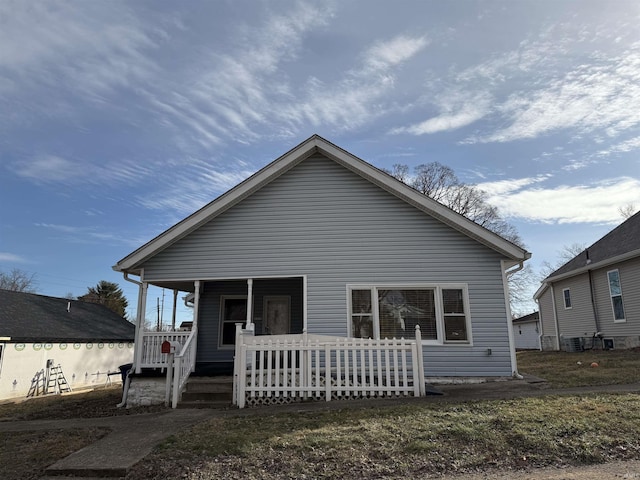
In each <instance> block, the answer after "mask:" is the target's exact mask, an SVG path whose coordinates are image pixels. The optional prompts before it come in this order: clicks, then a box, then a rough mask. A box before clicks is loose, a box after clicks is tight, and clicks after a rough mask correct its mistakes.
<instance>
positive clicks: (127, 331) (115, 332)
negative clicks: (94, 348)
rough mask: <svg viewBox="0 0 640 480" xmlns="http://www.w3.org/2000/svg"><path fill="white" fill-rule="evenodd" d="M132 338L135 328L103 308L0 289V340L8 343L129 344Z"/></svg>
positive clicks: (93, 304)
mask: <svg viewBox="0 0 640 480" xmlns="http://www.w3.org/2000/svg"><path fill="white" fill-rule="evenodd" d="M67 306H69V307H70V308H69V311H67ZM134 336H135V326H134V325H133V324H132V323H131V322H128V321H127V320H125V319H124V318H122V317H120V316H118V315H117V314H116V313H114V312H112V311H111V310H109V309H108V308H106V307H105V306H103V305H99V304H95V303H86V302H80V301H76V300H67V299H66V298H56V297H46V296H43V295H36V294H33V293H23V292H12V291H9V290H0V337H10V338H11V341H12V342H87V341H133V339H134Z"/></svg>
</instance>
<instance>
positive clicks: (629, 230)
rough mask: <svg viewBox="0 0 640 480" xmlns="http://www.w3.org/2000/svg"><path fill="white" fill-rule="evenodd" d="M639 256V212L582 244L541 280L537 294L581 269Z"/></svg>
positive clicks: (580, 271) (584, 269)
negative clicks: (582, 245)
mask: <svg viewBox="0 0 640 480" xmlns="http://www.w3.org/2000/svg"><path fill="white" fill-rule="evenodd" d="M639 256H640V212H638V213H636V214H635V215H633V216H632V217H630V218H628V219H627V220H625V221H624V222H622V223H621V224H620V225H618V226H617V227H616V228H614V229H613V230H611V231H610V232H609V233H607V234H606V235H605V236H604V237H602V238H601V239H600V240H598V241H597V242H595V243H594V244H593V245H591V246H590V247H587V248H585V249H584V250H583V251H582V252H580V253H579V254H578V255H576V256H575V257H573V258H572V259H571V260H569V261H568V262H567V263H565V264H564V265H562V266H561V267H560V268H558V269H557V270H555V271H554V272H552V273H551V274H550V275H549V276H548V277H547V278H545V279H544V280H543V283H542V285H541V286H540V288H539V289H538V291H537V292H536V293H535V295H534V298H539V297H540V296H541V295H542V293H543V292H544V291H545V290H546V288H547V287H548V286H549V284H551V283H553V282H555V281H558V280H562V279H565V278H569V277H573V276H575V275H579V274H581V273H585V272H588V271H589V270H595V269H597V268H602V267H606V266H607V265H611V264H614V263H618V262H622V261H624V260H628V259H631V258H635V257H639Z"/></svg>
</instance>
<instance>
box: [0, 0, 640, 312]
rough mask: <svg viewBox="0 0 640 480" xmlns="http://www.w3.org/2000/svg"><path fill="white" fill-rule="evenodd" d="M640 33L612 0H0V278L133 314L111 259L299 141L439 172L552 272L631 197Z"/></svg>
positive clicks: (638, 9)
mask: <svg viewBox="0 0 640 480" xmlns="http://www.w3.org/2000/svg"><path fill="white" fill-rule="evenodd" d="M639 24H640V4H639V3H638V2H636V1H622V0H619V1H615V2H605V1H588V0H586V1H561V0H557V1H519V2H507V1H482V2H475V1H452V2H441V1H423V0H416V1H403V0H399V1H395V2H386V1H350V0H340V1H328V2H319V1H313V2H311V1H308V2H305V1H252V2H237V1H231V0H229V1H216V2H213V1H207V2H205V1H192V2H173V1H137V2H118V1H110V2H79V1H74V2H69V1H64V2H55V1H47V2H38V1H30V2H23V1H8V0H2V1H0V145H1V149H0V270H3V271H7V270H10V269H12V268H20V269H22V270H25V271H27V272H32V273H35V274H36V276H37V280H38V292H39V293H42V294H45V295H52V296H65V295H66V294H67V293H72V294H74V295H81V294H83V293H85V292H86V289H87V287H88V286H90V285H95V284H96V283H97V282H98V281H100V280H103V279H104V280H109V281H115V282H118V283H120V285H121V286H122V287H123V289H124V290H125V293H126V295H127V297H128V299H129V303H130V309H129V313H131V314H133V312H134V310H135V308H134V307H135V304H136V296H137V289H136V288H135V287H134V286H133V285H131V284H128V283H126V282H124V280H123V279H122V277H121V276H120V275H119V274H116V273H115V272H113V271H112V270H111V266H112V265H114V264H115V263H116V262H117V261H118V260H120V259H121V258H123V257H124V256H126V255H127V254H128V253H130V252H131V251H133V250H134V249H135V248H137V247H138V246H140V245H142V244H143V243H145V242H146V241H148V240H149V239H151V238H153V237H154V236H156V235H157V234H158V233H160V232H162V231H164V230H165V229H166V228H168V227H170V226H171V225H173V224H174V223H176V222H177V221H179V220H181V219H182V218H184V217H185V216H187V215H188V214H190V213H192V212H193V211H195V210H196V209H198V208H199V207H201V206H203V205H204V204H205V203H207V202H209V201H210V200H212V199H214V198H215V197H217V196H218V195H220V194H221V193H223V192H224V191H226V190H227V189H229V188H231V187H233V186H234V185H236V184H237V183H239V182H240V181H241V180H243V179H244V178H246V177H247V176H249V175H250V174H252V173H253V172H255V171H257V170H258V169H260V168H261V167H263V166H265V165H266V164H267V163H269V162H270V161H272V160H274V159H275V158H277V157H278V156H280V155H281V154H282V153H284V152H286V151H288V150H289V149H290V148H292V147H293V146H295V145H297V144H298V143H299V142H301V141H302V140H304V139H306V138H307V137H309V136H310V135H312V134H314V133H317V134H320V135H321V136H323V137H325V138H327V139H328V140H330V141H332V142H333V143H336V144H337V145H339V146H341V147H342V148H344V149H346V150H348V151H349V152H351V153H353V154H355V155H357V156H359V157H360V158H362V159H364V160H366V161H368V162H370V163H372V164H374V165H376V166H378V167H382V168H390V167H391V166H392V165H393V164H394V163H404V164H407V165H409V166H410V167H413V166H415V165H419V164H421V163H426V162H430V161H438V162H440V163H443V164H445V165H448V166H450V167H451V168H453V169H454V170H455V172H456V173H457V175H458V176H459V177H460V179H461V180H463V181H465V182H468V183H473V184H478V185H479V186H480V187H481V188H483V189H484V190H485V191H486V192H487V193H488V194H489V198H490V200H491V202H492V203H494V204H495V205H496V206H498V207H499V208H500V210H501V212H502V213H503V215H504V216H505V217H507V219H508V220H509V221H510V222H511V223H513V224H514V225H515V226H516V227H517V229H518V231H519V232H520V234H521V236H522V237H523V239H524V241H525V243H526V245H527V247H528V249H529V250H530V251H531V252H532V253H533V258H532V260H531V264H532V266H533V267H534V268H538V266H539V265H540V263H541V262H542V261H544V260H547V261H550V262H552V263H553V262H554V261H555V258H556V252H557V251H558V250H559V249H560V248H561V247H562V246H563V245H568V244H573V243H583V244H590V243H592V242H594V241H595V240H597V239H598V238H599V237H601V236H602V235H603V234H605V233H606V232H607V231H609V230H611V229H612V228H613V227H614V226H615V225H616V224H618V223H620V222H621V221H622V217H621V215H620V213H619V211H618V209H619V208H620V207H624V206H625V205H628V204H630V203H632V204H635V206H636V208H640V156H639V155H638V154H639V153H640V29H639V28H638V25H639ZM161 295H162V292H160V291H153V292H151V294H150V299H149V301H150V303H152V304H153V305H155V303H156V299H157V298H158V297H159V296H161ZM165 303H166V305H167V310H166V312H165V314H164V316H165V321H166V320H167V318H168V317H169V314H168V313H167V312H168V306H169V305H170V304H171V300H170V296H167V297H166V299H165ZM150 308H151V307H150ZM180 315H181V316H182V317H184V316H187V315H188V311H187V310H186V309H185V308H184V307H182V308H181V309H180ZM150 316H152V315H151V314H150Z"/></svg>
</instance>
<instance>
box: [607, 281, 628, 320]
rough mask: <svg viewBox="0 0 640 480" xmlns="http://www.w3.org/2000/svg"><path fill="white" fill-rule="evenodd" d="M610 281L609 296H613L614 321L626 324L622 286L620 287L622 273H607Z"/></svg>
mask: <svg viewBox="0 0 640 480" xmlns="http://www.w3.org/2000/svg"><path fill="white" fill-rule="evenodd" d="M607 277H608V279H609V294H610V295H611V306H612V307H613V321H614V322H624V321H625V316H624V304H623V303H622V286H621V285H620V272H619V271H618V270H611V271H610V272H607Z"/></svg>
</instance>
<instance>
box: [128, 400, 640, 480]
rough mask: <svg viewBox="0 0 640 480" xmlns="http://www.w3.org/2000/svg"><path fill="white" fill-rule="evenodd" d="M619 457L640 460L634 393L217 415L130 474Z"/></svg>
mask: <svg viewBox="0 0 640 480" xmlns="http://www.w3.org/2000/svg"><path fill="white" fill-rule="evenodd" d="M372 405H373V404H372ZM613 459H640V396H638V395H637V394H622V395H612V394H611V395H609V394H607V395H586V396H567V397H564V396H556V397H547V398H526V399H517V400H503V401H482V402H466V403H460V404H444V403H429V402H428V401H427V402H425V403H424V404H421V405H416V404H412V405H398V406H394V407H385V408H376V407H371V408H361V409H345V410H341V411H329V412H313V413H312V412H307V413H296V414H290V413H283V414H278V415H255V416H250V417H232V418H216V419H213V420H211V421H210V422H207V423H205V424H202V425H199V426H197V427H195V428H192V429H190V430H189V431H188V432H184V433H182V434H180V435H177V436H175V437H172V438H171V439H169V440H168V441H166V442H165V443H164V444H162V445H161V446H160V447H158V448H157V449H156V451H155V452H154V453H153V454H152V455H151V456H149V457H147V458H146V459H145V460H143V461H142V462H140V463H139V464H138V465H136V467H134V470H133V471H132V472H130V474H129V475H128V477H127V478H128V479H130V480H139V479H145V478H157V479H160V478H177V477H180V476H182V477H181V478H187V479H194V480H195V479H202V478H225V479H245V478H249V479H251V478H254V479H258V478H260V479H277V478H332V479H342V478H417V477H420V476H426V475H435V474H443V473H454V472H456V473H469V472H481V471H491V470H498V469H499V470H502V471H504V470H508V469H524V468H532V467H538V466H548V465H581V464H592V463H602V462H606V461H610V460H613Z"/></svg>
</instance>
